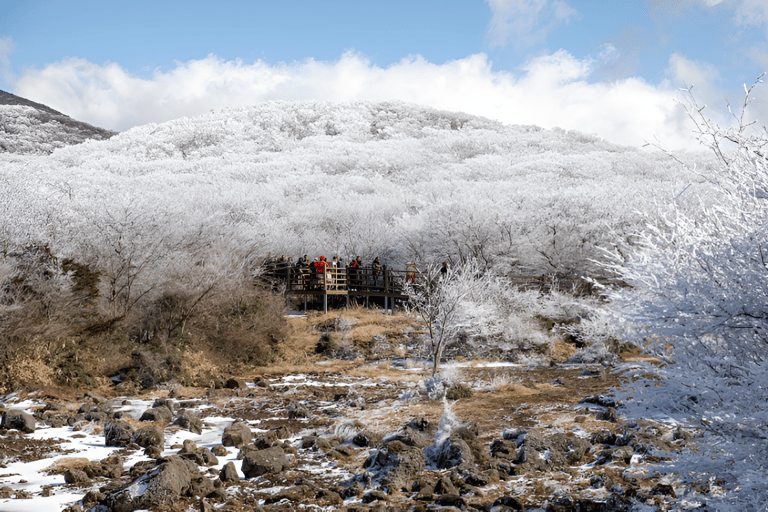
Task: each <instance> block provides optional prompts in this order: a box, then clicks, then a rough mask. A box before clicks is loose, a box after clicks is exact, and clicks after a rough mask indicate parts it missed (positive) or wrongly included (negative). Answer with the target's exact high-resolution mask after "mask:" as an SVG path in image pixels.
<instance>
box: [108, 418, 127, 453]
mask: <svg viewBox="0 0 768 512" xmlns="http://www.w3.org/2000/svg"><path fill="white" fill-rule="evenodd" d="M131 439H133V427H132V426H131V425H130V424H129V423H126V422H125V421H119V420H118V421H115V422H107V423H106V424H105V425H104V445H105V446H117V447H122V446H128V444H129V443H130V442H131Z"/></svg>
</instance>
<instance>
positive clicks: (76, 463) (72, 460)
mask: <svg viewBox="0 0 768 512" xmlns="http://www.w3.org/2000/svg"><path fill="white" fill-rule="evenodd" d="M90 464H91V461H90V460H88V459H86V458H85V457H64V458H61V459H59V460H57V461H55V462H54V463H53V464H51V465H50V466H48V467H47V468H45V469H43V470H41V471H40V472H41V473H45V474H46V475H63V474H64V473H66V472H67V471H68V470H70V469H83V468H84V467H86V466H89V465H90Z"/></svg>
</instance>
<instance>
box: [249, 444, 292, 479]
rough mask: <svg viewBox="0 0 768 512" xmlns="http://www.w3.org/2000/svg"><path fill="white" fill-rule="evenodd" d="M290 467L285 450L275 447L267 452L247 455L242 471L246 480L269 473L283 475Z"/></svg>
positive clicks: (266, 450) (257, 451)
mask: <svg viewBox="0 0 768 512" xmlns="http://www.w3.org/2000/svg"><path fill="white" fill-rule="evenodd" d="M290 466H291V462H290V461H289V460H288V457H286V455H285V452H284V451H283V449H282V448H280V447H279V446H273V447H272V448H267V449H265V450H256V451H251V452H248V453H246V454H245V457H243V465H242V468H241V469H242V472H243V475H245V478H253V477H256V476H261V475H266V474H267V473H281V472H282V471H283V470H285V469H288V468H289V467H290Z"/></svg>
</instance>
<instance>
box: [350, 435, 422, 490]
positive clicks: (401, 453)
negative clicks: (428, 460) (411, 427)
mask: <svg viewBox="0 0 768 512" xmlns="http://www.w3.org/2000/svg"><path fill="white" fill-rule="evenodd" d="M424 466H425V460H424V452H423V451H422V450H421V449H420V448H417V447H415V446H408V445H406V444H404V443H401V442H400V441H392V442H389V443H387V444H386V445H384V447H382V448H381V449H379V450H376V451H374V452H372V453H371V455H369V456H368V458H367V459H366V460H365V463H364V464H363V467H364V468H365V469H367V470H368V471H370V472H371V473H374V474H375V475H376V479H377V480H378V481H380V483H381V485H382V486H383V487H386V488H388V489H389V490H390V492H393V491H400V490H402V489H407V488H408V487H410V484H411V482H413V481H414V480H416V478H418V477H420V476H421V475H422V474H423V473H424Z"/></svg>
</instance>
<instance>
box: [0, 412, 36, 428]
mask: <svg viewBox="0 0 768 512" xmlns="http://www.w3.org/2000/svg"><path fill="white" fill-rule="evenodd" d="M0 425H2V427H3V428H5V429H9V430H19V431H21V432H24V433H25V434H31V433H32V432H34V431H35V418H34V417H33V416H32V415H31V414H29V413H28V412H24V411H19V410H16V409H11V410H8V411H5V412H3V419H2V423H0Z"/></svg>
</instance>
